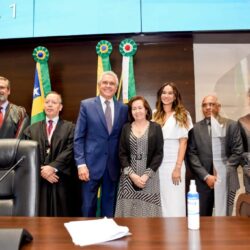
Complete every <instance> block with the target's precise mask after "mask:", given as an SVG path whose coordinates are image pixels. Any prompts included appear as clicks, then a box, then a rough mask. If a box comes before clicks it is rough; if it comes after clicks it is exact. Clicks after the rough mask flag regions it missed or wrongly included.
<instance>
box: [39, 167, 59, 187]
mask: <svg viewBox="0 0 250 250" xmlns="http://www.w3.org/2000/svg"><path fill="white" fill-rule="evenodd" d="M41 176H42V177H43V178H44V179H45V180H47V181H48V182H50V183H56V182H58V180H59V176H57V174H56V172H55V169H54V168H53V167H51V166H49V165H45V166H42V167H41Z"/></svg>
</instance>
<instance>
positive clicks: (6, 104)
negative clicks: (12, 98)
mask: <svg viewBox="0 0 250 250" xmlns="http://www.w3.org/2000/svg"><path fill="white" fill-rule="evenodd" d="M8 104H9V102H8V101H5V102H4V104H2V105H1V107H2V108H3V110H4V111H5V110H6V109H7V106H8Z"/></svg>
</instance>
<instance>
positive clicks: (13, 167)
mask: <svg viewBox="0 0 250 250" xmlns="http://www.w3.org/2000/svg"><path fill="white" fill-rule="evenodd" d="M25 158H26V156H25V155H23V156H22V157H21V158H20V159H19V160H18V161H17V162H16V163H15V164H14V165H13V166H12V167H11V168H10V169H9V170H8V171H7V172H6V173H5V174H4V175H3V176H2V177H1V178H0V182H1V181H2V180H4V179H5V177H6V176H7V175H8V174H9V173H10V172H11V171H12V170H14V169H15V168H16V166H17V165H18V164H19V163H20V162H22V161H23V160H24V159H25Z"/></svg>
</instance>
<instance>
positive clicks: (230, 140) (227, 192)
mask: <svg viewBox="0 0 250 250" xmlns="http://www.w3.org/2000/svg"><path fill="white" fill-rule="evenodd" d="M201 107H202V112H203V115H204V119H203V120H201V121H199V122H197V123H196V124H195V125H194V127H193V129H192V130H191V131H190V133H189V140H188V149H187V160H188V163H189V164H188V165H189V167H190V169H191V171H192V172H193V174H194V176H195V180H196V184H197V189H198V192H199V194H200V215H201V216H211V215H212V214H213V207H215V215H218V216H221V215H231V214H232V208H233V202H234V197H235V193H236V190H237V189H238V188H239V180H238V175H237V167H238V165H239V163H240V159H241V155H242V152H243V147H242V140H241V136H240V129H239V126H238V123H237V122H235V121H233V120H230V119H227V118H224V117H221V116H220V110H221V104H220V103H219V101H218V99H217V97H216V96H214V95H208V96H206V97H204V98H203V100H202V105H201ZM215 191H216V192H215Z"/></svg>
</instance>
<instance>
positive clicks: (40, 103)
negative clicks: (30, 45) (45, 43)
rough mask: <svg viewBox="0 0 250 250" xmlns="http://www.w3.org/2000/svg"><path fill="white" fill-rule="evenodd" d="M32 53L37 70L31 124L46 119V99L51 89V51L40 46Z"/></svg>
mask: <svg viewBox="0 0 250 250" xmlns="http://www.w3.org/2000/svg"><path fill="white" fill-rule="evenodd" d="M32 55H33V58H34V60H35V61H36V70H35V80H34V89H33V102H32V110H31V124H33V123H36V122H39V121H42V120H44V119H45V113H44V99H45V97H46V95H47V94H48V93H49V92H50V91H51V84H50V77H49V69H48V64H47V62H48V59H49V51H48V50H47V49H46V48H45V47H42V46H39V47H36V48H35V49H34V51H33V54H32Z"/></svg>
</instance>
